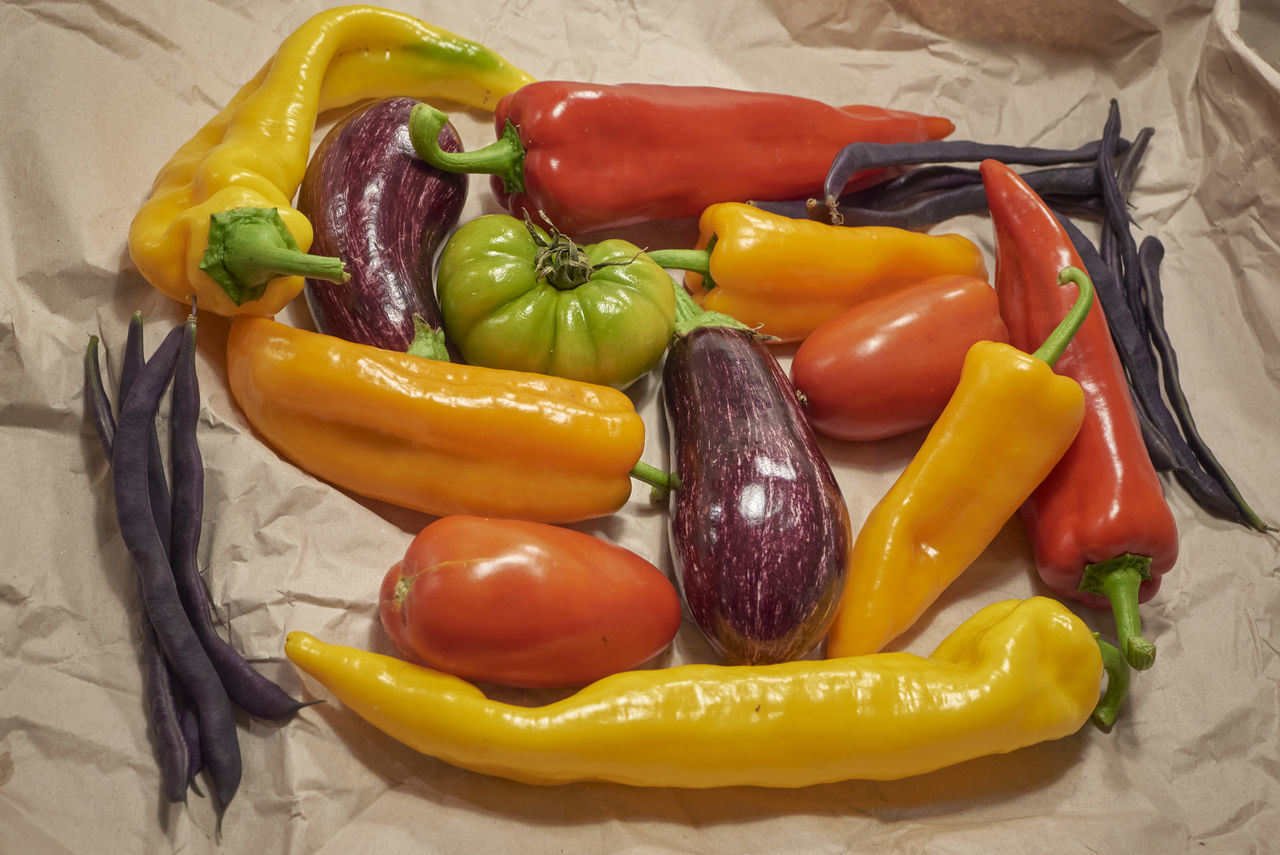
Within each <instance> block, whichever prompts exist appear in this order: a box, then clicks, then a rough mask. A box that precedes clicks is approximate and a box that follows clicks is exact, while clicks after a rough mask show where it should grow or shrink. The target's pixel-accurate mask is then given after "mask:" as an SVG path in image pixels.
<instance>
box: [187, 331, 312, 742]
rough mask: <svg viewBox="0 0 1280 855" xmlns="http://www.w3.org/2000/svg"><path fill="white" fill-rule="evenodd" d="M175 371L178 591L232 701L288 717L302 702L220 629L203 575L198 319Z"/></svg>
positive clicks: (273, 716) (270, 716) (262, 712)
mask: <svg viewBox="0 0 1280 855" xmlns="http://www.w3.org/2000/svg"><path fill="white" fill-rule="evenodd" d="M184 329H185V332H184V334H183V337H182V346H181V349H180V350H179V353H178V360H177V365H176V367H175V369H174V375H173V397H172V400H171V405H170V410H169V427H170V433H169V441H170V446H169V461H170V464H171V465H172V467H173V528H172V537H171V539H170V550H169V561H170V565H171V568H172V570H173V576H174V581H175V582H176V584H177V588H178V596H179V597H180V598H181V601H182V606H183V608H184V609H185V610H186V613H187V617H188V618H189V619H190V621H191V626H192V629H193V630H194V631H195V634H196V637H197V638H198V639H199V641H200V645H201V646H202V647H203V648H204V651H205V653H206V654H208V656H209V659H210V660H211V661H212V662H213V666H214V668H215V669H216V670H217V672H218V676H219V677H220V678H221V680H222V684H223V686H224V687H225V688H226V690H227V694H228V695H230V696H231V700H232V701H233V702H234V703H235V704H236V705H237V706H239V707H240V708H241V709H243V710H244V711H245V712H247V713H249V714H250V715H253V716H257V717H259V718H266V719H287V718H290V717H291V716H292V715H293V714H294V713H295V712H297V711H298V710H299V709H301V708H302V707H304V706H306V705H307V704H304V703H303V702H301V701H297V700H294V699H293V698H291V697H289V695H288V694H287V693H286V692H285V691H284V690H283V689H282V688H280V687H279V686H278V685H276V684H275V683H274V682H272V681H271V680H269V679H268V678H267V677H265V676H263V675H262V674H260V673H258V672H257V671H256V670H255V669H254V668H253V666H251V665H250V664H249V663H248V661H246V660H245V658H244V657H243V656H241V655H240V653H239V651H237V650H236V649H235V648H234V647H232V646H231V645H230V644H229V643H227V642H226V641H225V640H224V639H223V638H222V636H220V635H218V633H217V630H216V629H215V628H214V625H213V619H212V617H211V610H210V606H209V597H208V592H207V591H206V590H205V587H204V579H203V578H202V577H201V575H200V568H199V563H198V549H199V545H200V529H201V517H202V515H203V511H204V463H203V460H202V458H201V456H200V446H199V443H198V442H197V440H196V426H197V423H198V422H199V419H200V386H199V381H198V379H197V376H196V363H195V352H196V321H195V317H194V315H193V316H192V317H191V318H189V319H188V320H187V322H186V324H185V328H184Z"/></svg>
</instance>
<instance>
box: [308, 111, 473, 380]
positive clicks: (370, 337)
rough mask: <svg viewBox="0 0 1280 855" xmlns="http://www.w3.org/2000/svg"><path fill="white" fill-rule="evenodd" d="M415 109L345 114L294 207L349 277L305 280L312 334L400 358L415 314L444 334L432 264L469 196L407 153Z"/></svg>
mask: <svg viewBox="0 0 1280 855" xmlns="http://www.w3.org/2000/svg"><path fill="white" fill-rule="evenodd" d="M416 103H418V102H417V101H416V100H414V99H413V98H388V99H385V100H382V101H375V102H373V103H371V104H369V105H368V106H366V107H363V108H361V109H359V110H357V111H356V112H354V113H352V114H351V115H349V116H346V117H344V118H343V119H342V120H341V121H339V122H338V123H337V124H336V125H334V126H333V127H332V128H331V129H330V130H329V132H328V133H327V134H326V135H325V137H324V139H323V140H321V141H320V145H319V146H317V147H316V151H315V153H314V154H313V155H312V157H311V161H310V163H309V164H308V165H307V171H306V175H305V176H304V178H303V181H302V186H301V187H300V188H299V190H298V210H299V211H301V212H302V213H303V214H305V215H306V217H307V219H309V220H310V221H311V225H312V228H313V229H314V231H315V239H314V241H313V243H312V245H311V252H312V253H314V254H317V255H327V256H336V257H338V258H341V259H342V261H343V262H344V263H345V264H346V268H347V271H348V272H349V273H350V274H351V279H350V281H348V282H345V283H342V284H336V283H333V282H324V281H321V280H318V279H308V280H307V283H306V287H305V288H304V293H305V295H306V300H307V305H308V307H310V309H311V316H312V318H313V319H314V320H315V324H316V329H318V330H319V331H320V332H322V333H326V334H328V335H334V336H337V337H339V338H343V339H346V340H348V341H354V342H359V343H361V344H369V345H373V346H375V347H381V348H385V349H387V350H398V351H402V352H403V351H405V350H407V349H408V347H409V344H410V343H411V342H412V341H413V338H414V324H413V318H414V315H415V314H417V315H419V316H421V318H422V319H423V320H424V321H426V322H427V324H429V325H430V326H431V327H433V328H435V329H441V328H442V320H441V317H440V307H439V305H438V304H437V302H436V296H435V285H434V271H433V265H434V263H435V257H436V253H437V251H438V250H439V248H440V246H441V245H442V244H443V243H444V241H445V240H446V239H447V238H448V237H449V235H450V234H451V233H452V232H453V229H454V227H455V226H457V224H458V219H459V217H460V216H461V215H462V208H463V204H464V203H465V202H466V199H467V176H466V175H461V174H455V173H449V172H442V171H441V170H439V169H436V168H435V167H434V166H431V165H429V164H428V163H426V161H424V160H422V159H420V158H419V157H418V156H417V154H416V153H415V152H414V150H413V145H412V143H410V142H409V111H410V110H411V109H413V105H414V104H416ZM439 140H440V147H441V148H442V149H444V150H445V151H460V150H461V149H462V144H461V142H460V141H459V139H458V135H457V133H456V132H455V131H454V129H453V127H452V126H451V125H445V127H444V129H443V130H442V131H441V132H440V137H439ZM449 351H450V354H451V356H452V357H453V358H454V359H456V358H457V354H456V351H454V349H453V348H452V347H451V346H450V348H449Z"/></svg>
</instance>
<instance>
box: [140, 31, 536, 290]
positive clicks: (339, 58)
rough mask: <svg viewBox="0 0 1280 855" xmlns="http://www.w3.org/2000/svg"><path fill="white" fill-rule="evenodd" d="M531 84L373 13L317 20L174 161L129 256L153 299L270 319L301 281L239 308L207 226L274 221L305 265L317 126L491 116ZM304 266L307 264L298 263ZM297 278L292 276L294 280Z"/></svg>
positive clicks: (446, 41) (475, 54)
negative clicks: (440, 106)
mask: <svg viewBox="0 0 1280 855" xmlns="http://www.w3.org/2000/svg"><path fill="white" fill-rule="evenodd" d="M531 80H532V78H531V77H530V76H529V75H528V74H526V73H525V72H523V71H521V70H520V69H518V68H515V67H514V66H512V65H511V64H510V63H508V62H507V61H506V60H504V59H503V58H502V57H500V56H498V55H497V54H495V53H493V52H492V51H490V50H489V49H488V48H485V47H484V46H482V45H479V44H476V43H475V42H471V41H468V40H466V39H463V38H460V37H458V36H455V35H453V34H452V33H449V32H447V31H445V30H441V29H438V28H436V27H433V26H431V25H429V24H426V23H424V22H422V21H419V20H418V19H416V18H413V17H411V16H409V15H404V14H401V13H399V12H393V11H390V10H387V9H380V8H377V7H374V6H343V7H338V8H334V9H329V10H327V11H324V12H321V13H319V14H317V15H315V16H313V17H312V18H310V19H309V20H307V21H306V22H304V23H303V24H302V25H301V26H300V27H299V28H298V29H297V30H295V31H294V32H293V33H292V34H290V35H289V36H288V37H286V38H285V39H284V41H283V42H281V44H280V47H279V49H278V51H277V52H276V55H275V56H274V57H273V58H272V59H271V60H270V61H269V62H268V63H267V64H266V65H264V66H263V67H262V69H261V70H260V71H259V72H258V73H257V74H256V75H255V76H254V77H253V78H252V79H251V80H250V81H249V82H248V83H246V84H245V85H244V86H243V87H242V88H241V89H240V91H239V92H237V93H236V95H235V96H234V97H233V98H232V99H231V101H230V102H229V103H228V104H227V106H226V107H225V108H224V109H223V110H222V111H221V112H219V113H218V114H217V115H216V116H214V118H213V119H211V120H210V121H209V122H208V123H207V124H206V125H205V126H204V127H203V128H201V129H200V130H199V132H197V133H196V135H195V136H194V137H192V138H191V139H190V140H189V141H188V142H187V143H185V144H184V145H183V146H182V147H181V148H179V149H178V151H177V152H176V153H175V154H174V155H173V157H172V158H171V159H170V160H169V162H168V163H167V164H166V165H165V166H164V167H163V168H162V169H161V170H160V173H159V174H158V175H157V176H156V179H155V183H154V185H153V187H152V191H151V196H150V198H149V199H148V200H147V202H146V203H144V204H143V206H142V207H141V209H140V210H139V211H138V213H137V215H136V216H135V217H134V220H133V223H132V225H131V226H130V229H129V254H130V256H131V257H132V259H133V262H134V264H135V265H137V267H138V270H139V271H140V272H141V273H142V275H143V277H144V278H146V280H147V281H148V282H150V283H151V284H152V285H153V286H154V287H155V288H157V289H159V290H160V291H162V292H164V293H165V294H168V295H169V296H170V297H173V298H174V299H175V300H179V301H182V302H186V303H189V302H191V297H192V295H195V296H196V297H197V298H198V302H199V306H200V308H201V309H204V310H207V311H211V312H216V313H217V314H220V315H235V314H242V313H243V314H256V315H272V314H275V313H276V312H278V311H279V310H280V309H281V308H282V307H283V306H284V305H285V304H286V303H288V302H289V301H290V300H291V299H293V298H294V297H295V296H297V294H298V292H299V291H300V290H301V289H302V285H303V278H302V277H303V276H305V275H320V274H312V273H311V272H310V271H309V270H308V269H306V268H305V267H302V266H301V265H302V264H304V262H299V266H300V270H299V271H298V272H300V273H301V275H282V276H277V277H275V278H272V279H270V281H269V282H267V283H266V285H265V290H262V291H261V294H260V295H258V296H254V293H253V292H251V293H250V294H249V295H246V297H247V299H246V298H245V297H242V298H240V302H237V299H236V298H233V297H232V296H231V295H230V294H228V293H227V292H226V291H224V289H223V288H222V287H221V286H220V285H219V284H218V283H217V282H215V281H214V279H213V278H211V277H210V275H209V274H208V273H206V272H205V271H204V270H202V269H201V267H200V264H201V260H202V257H203V256H204V253H205V250H206V248H207V247H208V246H209V229H210V216H211V215H214V214H222V213H224V212H228V211H235V210H239V209H265V210H268V211H269V210H270V209H276V210H277V211H278V212H279V215H280V219H281V220H282V221H283V225H284V228H285V229H287V231H288V234H289V235H290V236H291V238H292V242H293V243H294V244H295V245H296V249H297V250H300V251H301V253H305V252H306V250H307V249H309V248H310V246H311V240H312V230H311V224H310V223H309V222H307V219H306V217H304V216H303V215H302V214H301V213H300V212H298V211H296V210H294V209H293V208H292V207H291V206H290V202H291V200H292V199H293V196H294V193H295V192H296V191H297V189H298V185H299V184H300V183H301V181H302V176H303V174H304V173H305V171H306V166H307V158H308V155H309V153H310V150H311V137H312V133H313V131H314V129H315V124H316V117H317V115H318V114H320V113H322V112H324V111H326V110H330V109H334V108H337V107H343V106H348V105H350V104H353V103H355V102H357V101H360V100H362V99H365V98H371V97H388V96H392V95H407V96H411V97H417V98H434V97H439V98H448V99H451V100H456V101H459V102H461V103H464V104H467V105H469V106H472V107H476V108H479V109H486V110H492V109H493V107H494V105H496V104H497V102H498V100H499V98H501V96H503V95H505V94H507V93H509V92H513V91H515V90H516V89H518V88H520V87H521V86H523V85H524V84H525V83H528V82H529V81H531ZM297 254H300V253H297ZM291 272H293V271H291Z"/></svg>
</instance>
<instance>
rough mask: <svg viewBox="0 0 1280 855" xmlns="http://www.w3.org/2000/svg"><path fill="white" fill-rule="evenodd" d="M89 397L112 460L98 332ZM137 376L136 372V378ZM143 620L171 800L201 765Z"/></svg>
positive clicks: (152, 707)
mask: <svg viewBox="0 0 1280 855" xmlns="http://www.w3.org/2000/svg"><path fill="white" fill-rule="evenodd" d="M84 364H85V403H86V405H87V407H88V410H89V416H90V418H91V419H92V420H93V424H94V428H95V430H96V432H97V434H98V441H99V442H100V443H101V444H102V450H103V453H104V454H106V457H107V460H108V461H110V460H111V450H112V448H113V446H114V445H115V438H116V420H115V415H114V413H113V412H112V407H111V399H110V398H109V397H108V396H107V388H106V384H105V383H104V381H103V379H102V369H101V367H100V366H99V364H98V337H97V336H90V337H89V346H88V348H86V350H85V363H84ZM131 379H132V378H131ZM140 611H141V612H142V620H141V621H140V622H139V624H140V626H139V631H140V642H141V647H142V662H143V668H144V671H145V675H146V679H145V690H144V697H145V699H146V705H147V715H148V721H149V722H150V724H151V730H152V733H153V734H154V735H155V742H156V746H155V747H156V755H157V761H158V762H159V765H160V778H161V788H162V790H163V792H164V795H165V798H167V799H168V800H169V801H170V802H180V801H185V800H186V796H187V785H188V783H189V782H190V780H191V778H192V776H193V775H194V774H195V770H194V769H193V768H192V757H193V753H192V752H193V748H195V751H198V750H199V749H198V747H195V743H194V741H193V740H192V738H191V734H189V733H188V732H187V730H186V728H184V727H183V725H182V722H183V714H184V713H185V712H189V710H187V709H186V708H185V707H184V705H183V704H182V702H181V699H180V697H179V695H180V694H181V692H180V690H179V689H178V687H176V686H175V685H174V681H173V672H172V670H171V669H170V668H169V663H168V662H166V661H165V658H164V654H163V653H162V652H161V650H160V648H159V646H158V645H157V643H156V634H155V629H154V628H152V626H151V619H150V618H149V617H148V616H147V613H146V609H145V608H143V609H141V610H140Z"/></svg>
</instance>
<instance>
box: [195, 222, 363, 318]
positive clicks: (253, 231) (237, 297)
mask: <svg viewBox="0 0 1280 855" xmlns="http://www.w3.org/2000/svg"><path fill="white" fill-rule="evenodd" d="M200 269H201V270H203V271H204V272H205V273H207V274H209V277H210V278H211V279H213V281H215V282H217V283H218V284H219V285H221V286H222V290H223V291H226V292H227V296H228V297H230V298H231V300H232V302H234V303H235V304H236V305H237V306H239V305H242V304H244V303H249V302H252V301H254V300H257V299H258V298H260V297H261V296H262V295H263V293H264V292H265V291H266V290H267V283H269V282H270V281H271V280H272V279H275V278H276V277H277V276H306V277H308V278H310V279H324V280H327V281H329V282H346V281H347V280H348V279H350V278H351V276H350V274H348V273H347V271H346V268H345V267H344V266H343V264H342V259H340V258H331V257H329V256H324V255H310V254H308V253H305V252H303V251H302V250H301V249H299V248H298V242H297V241H295V240H294V239H293V235H292V234H290V233H289V229H288V228H287V227H286V226H285V224H284V220H283V219H281V217H280V212H279V210H277V209H276V208H232V209H231V210H229V211H219V212H218V213H216V214H211V215H210V216H209V246H208V247H207V248H206V249H205V251H204V255H202V256H201V257H200Z"/></svg>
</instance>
